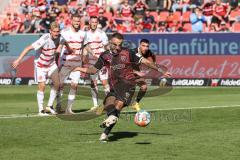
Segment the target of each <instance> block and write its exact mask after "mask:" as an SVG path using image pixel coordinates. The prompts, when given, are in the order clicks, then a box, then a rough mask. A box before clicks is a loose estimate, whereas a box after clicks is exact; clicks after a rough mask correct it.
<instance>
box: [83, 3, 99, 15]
mask: <svg viewBox="0 0 240 160" xmlns="http://www.w3.org/2000/svg"><path fill="white" fill-rule="evenodd" d="M86 8H87V9H86V11H87V13H88V16H89V17H91V16H98V12H99V6H98V5H97V3H96V2H95V0H89V4H88V5H87V7H86Z"/></svg>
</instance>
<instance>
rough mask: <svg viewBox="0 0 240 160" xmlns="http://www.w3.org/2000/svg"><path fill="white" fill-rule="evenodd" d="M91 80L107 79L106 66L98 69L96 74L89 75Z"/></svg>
mask: <svg viewBox="0 0 240 160" xmlns="http://www.w3.org/2000/svg"><path fill="white" fill-rule="evenodd" d="M90 78H91V80H93V81H97V80H98V79H99V80H101V81H102V80H107V79H108V69H107V68H106V67H103V68H102V69H101V70H100V71H98V72H97V73H96V74H93V75H90Z"/></svg>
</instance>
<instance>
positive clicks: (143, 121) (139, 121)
mask: <svg viewBox="0 0 240 160" xmlns="http://www.w3.org/2000/svg"><path fill="white" fill-rule="evenodd" d="M134 122H135V124H136V125H138V126H140V127H146V126H147V125H148V124H149V123H150V122H151V116H150V114H149V113H148V112H147V111H145V110H140V111H138V112H137V113H136V114H135V117H134Z"/></svg>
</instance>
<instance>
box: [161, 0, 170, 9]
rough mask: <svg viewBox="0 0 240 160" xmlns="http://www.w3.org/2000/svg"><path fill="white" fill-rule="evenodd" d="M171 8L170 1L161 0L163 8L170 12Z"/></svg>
mask: <svg viewBox="0 0 240 160" xmlns="http://www.w3.org/2000/svg"><path fill="white" fill-rule="evenodd" d="M171 7H172V0H163V8H164V9H165V10H168V11H170V10H171Z"/></svg>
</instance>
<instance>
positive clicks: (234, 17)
mask: <svg viewBox="0 0 240 160" xmlns="http://www.w3.org/2000/svg"><path fill="white" fill-rule="evenodd" d="M3 1H4V0H0V3H1V2H3ZM9 1H10V2H11V3H9V5H8V6H6V7H5V8H4V9H3V10H2V12H1V13H0V25H1V22H2V21H3V19H4V18H5V17H6V13H11V14H13V13H18V15H19V17H20V18H21V20H22V21H24V18H25V17H24V15H23V14H19V13H20V3H21V2H22V1H23V0H9ZM134 1H135V0H132V1H131V3H133V2H134ZM159 1H160V0H159ZM159 1H158V4H161V3H159ZM4 2H5V3H6V1H4ZM135 2H136V1H135ZM156 2H157V1H156ZM147 3H149V2H147ZM77 5H78V1H77V0H69V3H68V5H67V6H68V7H69V8H73V7H76V6H77ZM131 6H132V5H131ZM106 8H107V10H108V11H106V12H105V13H104V16H105V17H107V19H108V20H112V19H113V17H114V15H112V14H116V13H117V12H116V8H118V7H115V8H112V10H113V12H109V8H111V6H107V7H106ZM150 8H151V12H150V14H151V15H152V16H153V17H154V18H155V21H156V22H166V21H167V20H169V19H170V21H177V22H178V23H179V24H180V25H182V26H183V28H184V30H186V31H187V32H189V31H191V24H190V23H189V22H190V15H191V13H192V11H187V12H184V13H182V12H181V11H176V12H172V11H168V10H166V9H165V10H164V9H160V8H162V7H161V6H158V7H155V8H156V9H153V7H150ZM159 9H160V10H159ZM42 14H46V13H42ZM64 15H65V14H64ZM64 17H65V20H66V17H67V16H66V15H65V16H64ZM83 19H85V20H86V19H87V18H86V17H83ZM238 19H240V7H236V8H235V9H233V10H232V11H231V12H230V15H229V20H230V22H231V23H230V24H234V26H232V25H231V26H230V27H229V28H233V31H234V32H236V31H239V27H238V26H239V25H238V24H237V23H234V22H236V21H238ZM135 20H136V19H135ZM168 27H171V26H168ZM156 30H157V29H156ZM170 30H171V28H170ZM204 31H208V27H207V26H204Z"/></svg>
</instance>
